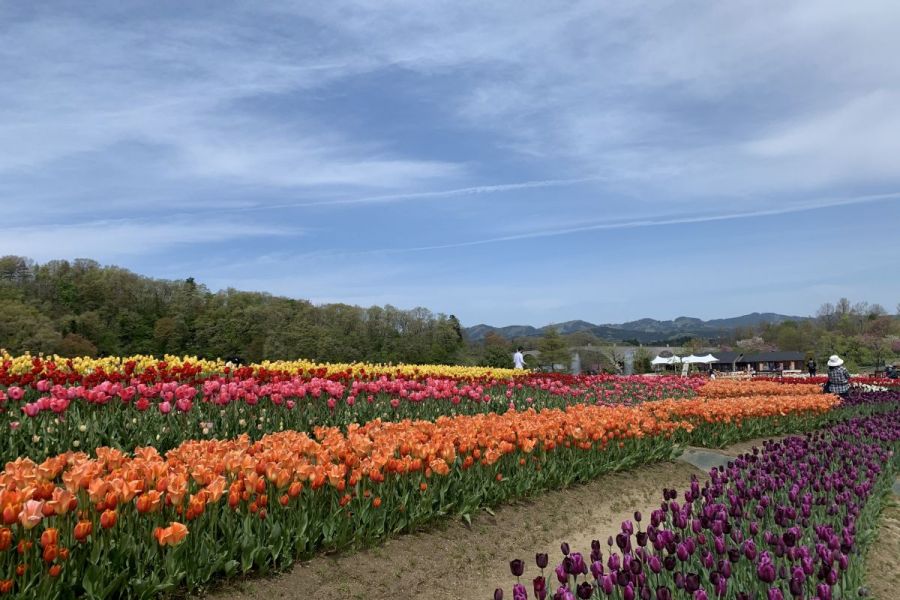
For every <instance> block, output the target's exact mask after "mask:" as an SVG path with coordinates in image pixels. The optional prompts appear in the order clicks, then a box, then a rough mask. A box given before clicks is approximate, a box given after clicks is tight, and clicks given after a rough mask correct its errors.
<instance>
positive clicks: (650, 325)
mask: <svg viewBox="0 0 900 600" xmlns="http://www.w3.org/2000/svg"><path fill="white" fill-rule="evenodd" d="M808 318H809V317H792V316H788V315H780V314H777V313H756V312H755V313H750V314H749V315H742V316H740V317H732V318H730V319H711V320H709V321H704V320H702V319H697V318H694V317H678V318H677V319H674V320H672V321H657V320H656V319H639V320H637V321H629V322H627V323H619V324H613V323H606V324H603V325H595V324H594V323H588V322H587V321H566V322H565V323H554V324H552V325H548V326H547V327H556V329H557V330H558V331H559V332H560V333H561V334H563V335H565V334H569V333H578V332H580V331H586V332H589V333H592V334H594V335H595V336H597V337H598V338H601V339H604V340H610V341H620V342H621V341H624V340H637V341H639V342H641V343H642V344H645V343H649V342H665V341H666V340H672V339H678V338H684V337H700V338H706V339H715V338H718V337H722V336H726V335H729V334H730V333H731V332H733V331H734V330H735V329H737V328H738V327H755V326H757V325H760V324H762V323H774V324H777V323H782V322H784V321H803V320H806V319H808ZM547 327H532V326H530V325H509V326H507V327H493V326H491V325H484V324H481V325H474V326H472V327H466V328H465V332H466V335H467V336H468V337H469V339H470V340H473V341H480V340H482V339H484V336H486V335H487V334H488V333H489V332H494V333H496V334H498V335H501V336H503V337H504V338H506V339H510V340H512V339H515V338H527V337H539V336H541V335H543V334H544V330H545V329H547Z"/></svg>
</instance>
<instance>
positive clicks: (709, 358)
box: [681, 354, 719, 365]
mask: <svg viewBox="0 0 900 600" xmlns="http://www.w3.org/2000/svg"><path fill="white" fill-rule="evenodd" d="M681 361H682V362H686V363H688V364H703V365H708V364H711V363H714V362H719V359H718V358H716V357H715V356H713V355H712V354H707V355H706V356H694V355H693V354H691V355H690V356H685V357H684V358H683V359H681Z"/></svg>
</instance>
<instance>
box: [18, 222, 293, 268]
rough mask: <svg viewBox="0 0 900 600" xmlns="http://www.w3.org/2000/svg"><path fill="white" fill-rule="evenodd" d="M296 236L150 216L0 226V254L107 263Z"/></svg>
mask: <svg viewBox="0 0 900 600" xmlns="http://www.w3.org/2000/svg"><path fill="white" fill-rule="evenodd" d="M300 234H302V230H299V229H287V228H283V227H267V226H262V225H256V224H252V223H250V224H248V223H234V222H225V221H204V222H203V223H197V222H195V221H187V220H167V219H154V220H146V221H138V220H110V221H93V222H85V223H78V224H76V225H58V224H45V225H40V226H37V225H31V226H27V227H8V228H5V229H4V230H3V234H2V235H0V255H5V254H16V255H22V256H28V257H30V258H33V259H35V260H38V261H46V260H52V259H57V258H69V259H71V258H93V259H97V260H102V261H106V260H115V259H118V258H122V257H127V256H135V255H148V254H158V253H163V252H165V251H166V250H170V249H172V248H174V247H179V246H191V245H196V244H208V243H221V242H228V241H234V240H239V239H246V238H254V237H270V236H288V235H291V236H296V235H300Z"/></svg>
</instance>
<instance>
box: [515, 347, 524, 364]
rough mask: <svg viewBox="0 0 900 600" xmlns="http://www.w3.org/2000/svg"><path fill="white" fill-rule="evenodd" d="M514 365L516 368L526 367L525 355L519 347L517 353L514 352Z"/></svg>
mask: <svg viewBox="0 0 900 600" xmlns="http://www.w3.org/2000/svg"><path fill="white" fill-rule="evenodd" d="M513 366H514V367H515V368H516V369H524V368H525V356H524V355H523V354H522V349H521V348H517V349H516V353H515V354H513Z"/></svg>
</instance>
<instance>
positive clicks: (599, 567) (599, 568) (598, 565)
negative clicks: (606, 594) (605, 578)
mask: <svg viewBox="0 0 900 600" xmlns="http://www.w3.org/2000/svg"><path fill="white" fill-rule="evenodd" d="M591 575H593V576H594V579H600V576H601V575H603V563H602V562H600V561H599V560H595V561H594V562H592V563H591Z"/></svg>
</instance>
